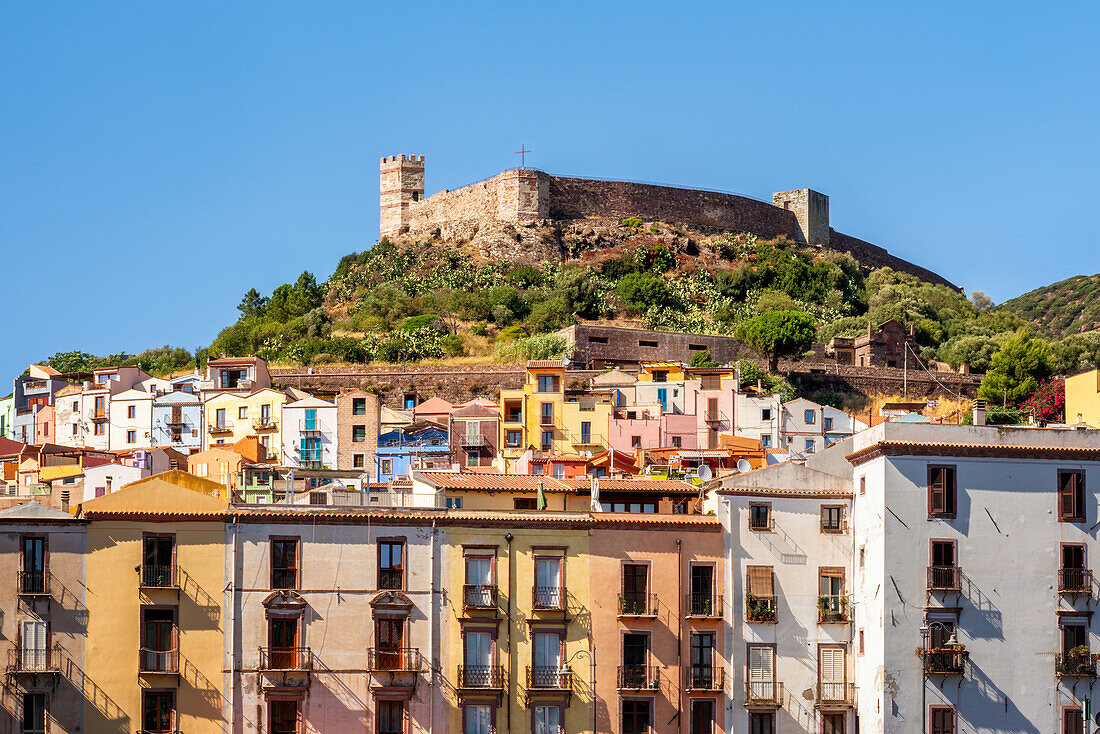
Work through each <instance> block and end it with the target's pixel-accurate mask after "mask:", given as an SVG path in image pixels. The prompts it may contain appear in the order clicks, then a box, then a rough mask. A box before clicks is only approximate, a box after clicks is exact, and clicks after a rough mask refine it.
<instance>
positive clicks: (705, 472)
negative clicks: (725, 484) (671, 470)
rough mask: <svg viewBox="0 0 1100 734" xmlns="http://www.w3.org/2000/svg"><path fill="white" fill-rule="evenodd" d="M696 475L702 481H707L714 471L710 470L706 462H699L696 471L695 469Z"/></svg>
mask: <svg viewBox="0 0 1100 734" xmlns="http://www.w3.org/2000/svg"><path fill="white" fill-rule="evenodd" d="M696 475H697V476H698V477H699V478H700V479H702V480H703V481H704V482H709V481H710V480H711V479H713V478H714V472H712V471H711V470H710V467H709V466H707V465H706V464H701V465H700V466H699V469H698V471H696Z"/></svg>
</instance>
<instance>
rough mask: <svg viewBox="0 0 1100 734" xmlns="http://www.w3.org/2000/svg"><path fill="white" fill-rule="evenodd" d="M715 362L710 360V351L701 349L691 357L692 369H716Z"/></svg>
mask: <svg viewBox="0 0 1100 734" xmlns="http://www.w3.org/2000/svg"><path fill="white" fill-rule="evenodd" d="M717 365H718V363H717V362H715V361H714V360H712V359H711V358H710V350H709V349H703V350H700V351H698V352H695V353H694V354H692V355H691V366H692V367H716V366H717Z"/></svg>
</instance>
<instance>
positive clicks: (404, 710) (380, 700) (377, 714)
mask: <svg viewBox="0 0 1100 734" xmlns="http://www.w3.org/2000/svg"><path fill="white" fill-rule="evenodd" d="M374 704H375V705H374V730H375V731H376V732H378V733H379V734H384V733H383V732H382V705H383V704H398V705H399V706H401V734H407V732H408V731H409V704H408V701H406V700H405V699H403V698H397V697H388V696H382V697H379V696H376V697H375V699H374Z"/></svg>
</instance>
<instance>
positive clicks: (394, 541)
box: [378, 536, 409, 591]
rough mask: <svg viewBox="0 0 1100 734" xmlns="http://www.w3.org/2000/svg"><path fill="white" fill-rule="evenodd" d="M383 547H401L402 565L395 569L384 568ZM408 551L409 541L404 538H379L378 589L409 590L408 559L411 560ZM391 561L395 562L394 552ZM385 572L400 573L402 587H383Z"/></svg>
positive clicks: (391, 554)
mask: <svg viewBox="0 0 1100 734" xmlns="http://www.w3.org/2000/svg"><path fill="white" fill-rule="evenodd" d="M383 546H386V547H392V546H400V548H401V563H400V565H399V566H398V567H397V568H393V567H392V566H391V567H386V568H384V567H383V566H382V558H383V555H382V551H383ZM408 550H409V544H408V541H407V539H406V538H404V537H402V536H394V537H389V538H379V539H378V588H379V589H389V590H393V591H404V590H405V589H407V588H408V575H409V570H408V563H407V562H408V558H409V557H408ZM390 560H391V561H392V560H393V553H392V551H391V553H390ZM383 571H399V572H400V574H401V583H400V585H398V586H396V587H393V586H383V585H382V572H383Z"/></svg>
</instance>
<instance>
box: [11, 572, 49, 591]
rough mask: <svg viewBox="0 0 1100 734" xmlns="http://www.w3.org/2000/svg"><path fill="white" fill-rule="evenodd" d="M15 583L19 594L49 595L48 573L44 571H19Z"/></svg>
mask: <svg viewBox="0 0 1100 734" xmlns="http://www.w3.org/2000/svg"><path fill="white" fill-rule="evenodd" d="M16 583H17V584H18V586H17V587H16V588H17V589H18V591H19V596H49V595H50V575H49V574H48V573H46V572H45V571H20V572H19V576H18V579H17V581H16Z"/></svg>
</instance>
